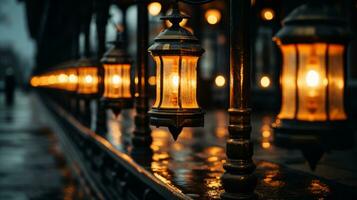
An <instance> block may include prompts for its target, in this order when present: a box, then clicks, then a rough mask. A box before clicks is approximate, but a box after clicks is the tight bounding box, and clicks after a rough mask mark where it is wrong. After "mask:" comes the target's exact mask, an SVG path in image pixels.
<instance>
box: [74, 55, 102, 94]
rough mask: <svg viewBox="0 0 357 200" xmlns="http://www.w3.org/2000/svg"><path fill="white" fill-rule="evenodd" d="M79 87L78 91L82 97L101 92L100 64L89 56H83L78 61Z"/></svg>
mask: <svg viewBox="0 0 357 200" xmlns="http://www.w3.org/2000/svg"><path fill="white" fill-rule="evenodd" d="M77 72H78V88H77V93H78V95H79V96H81V97H87V98H91V97H96V96H97V95H98V93H99V81H100V76H99V69H98V64H97V63H95V62H93V61H92V60H89V59H87V58H82V59H80V60H79V61H78V63H77Z"/></svg>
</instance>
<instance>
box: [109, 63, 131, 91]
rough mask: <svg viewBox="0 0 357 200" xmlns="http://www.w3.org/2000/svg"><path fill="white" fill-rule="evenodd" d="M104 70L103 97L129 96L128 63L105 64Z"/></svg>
mask: <svg viewBox="0 0 357 200" xmlns="http://www.w3.org/2000/svg"><path fill="white" fill-rule="evenodd" d="M104 72H105V76H104V94H103V97H106V98H131V93H130V64H105V65H104Z"/></svg>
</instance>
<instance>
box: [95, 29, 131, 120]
mask: <svg viewBox="0 0 357 200" xmlns="http://www.w3.org/2000/svg"><path fill="white" fill-rule="evenodd" d="M101 62H102V63H103V68H104V93H103V96H102V100H103V102H104V103H105V105H106V107H108V108H111V109H112V110H113V112H114V114H115V115H118V114H119V112H120V110H121V109H126V108H132V107H133V100H132V95H131V82H132V81H131V75H130V72H131V63H132V61H131V58H130V56H129V54H128V53H127V52H126V51H125V46H124V43H123V42H122V41H121V39H120V34H118V37H117V40H116V41H115V42H113V47H112V48H111V49H109V50H108V51H107V52H106V53H105V54H104V56H103V58H102V60H101Z"/></svg>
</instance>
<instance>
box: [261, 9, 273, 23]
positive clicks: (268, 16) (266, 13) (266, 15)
mask: <svg viewBox="0 0 357 200" xmlns="http://www.w3.org/2000/svg"><path fill="white" fill-rule="evenodd" d="M274 15H275V13H274V11H273V10H272V9H270V8H265V9H263V10H262V18H263V19H264V20H266V21H270V20H272V19H274Z"/></svg>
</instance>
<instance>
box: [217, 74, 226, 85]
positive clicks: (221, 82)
mask: <svg viewBox="0 0 357 200" xmlns="http://www.w3.org/2000/svg"><path fill="white" fill-rule="evenodd" d="M214 82H215V84H216V86H217V87H224V85H225V84H226V79H225V78H224V76H222V75H218V76H217V77H216V78H215V79H214Z"/></svg>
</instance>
